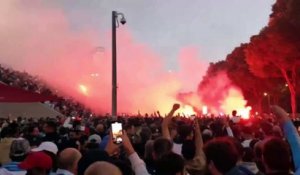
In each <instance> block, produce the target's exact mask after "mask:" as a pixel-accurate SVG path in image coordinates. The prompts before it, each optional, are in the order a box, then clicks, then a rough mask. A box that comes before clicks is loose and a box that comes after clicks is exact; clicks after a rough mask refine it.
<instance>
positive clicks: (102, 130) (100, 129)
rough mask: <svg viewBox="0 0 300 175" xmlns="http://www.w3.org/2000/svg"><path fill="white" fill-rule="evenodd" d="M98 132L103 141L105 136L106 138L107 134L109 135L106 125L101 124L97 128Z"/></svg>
mask: <svg viewBox="0 0 300 175" xmlns="http://www.w3.org/2000/svg"><path fill="white" fill-rule="evenodd" d="M96 132H97V134H98V135H99V136H100V137H101V138H102V139H103V138H104V136H106V134H107V133H106V127H105V125H104V124H103V123H99V124H98V125H97V126H96Z"/></svg>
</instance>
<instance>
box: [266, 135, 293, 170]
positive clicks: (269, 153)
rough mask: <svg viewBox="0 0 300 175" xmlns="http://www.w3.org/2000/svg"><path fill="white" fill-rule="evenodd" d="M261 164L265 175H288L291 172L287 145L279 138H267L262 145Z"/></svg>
mask: <svg viewBox="0 0 300 175" xmlns="http://www.w3.org/2000/svg"><path fill="white" fill-rule="evenodd" d="M262 155H263V163H264V166H265V169H266V174H267V175H275V174H276V175H283V174H284V175H288V174H293V173H292V172H291V166H290V165H291V157H290V153H289V148H288V145H287V144H286V143H285V142H284V141H282V140H280V139H279V138H274V137H272V138H268V139H267V140H266V141H265V142H264V144H263V152H262Z"/></svg>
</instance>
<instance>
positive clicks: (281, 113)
mask: <svg viewBox="0 0 300 175" xmlns="http://www.w3.org/2000/svg"><path fill="white" fill-rule="evenodd" d="M272 112H273V113H274V114H275V115H276V116H277V120H278V121H279V123H280V124H281V125H282V127H283V131H284V132H283V133H284V136H285V138H286V139H287V141H288V143H289V145H290V148H291V151H292V157H293V160H294V167H295V174H300V157H299V154H300V136H299V134H298V132H297V129H296V128H295V126H294V125H293V123H292V121H291V119H290V118H289V115H288V113H287V112H286V111H285V110H283V109H282V108H280V107H279V106H272Z"/></svg>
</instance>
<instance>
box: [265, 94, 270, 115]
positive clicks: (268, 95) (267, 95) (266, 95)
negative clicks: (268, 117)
mask: <svg viewBox="0 0 300 175" xmlns="http://www.w3.org/2000/svg"><path fill="white" fill-rule="evenodd" d="M264 96H265V97H268V110H269V112H270V109H269V108H270V106H271V99H270V94H268V93H267V92H264Z"/></svg>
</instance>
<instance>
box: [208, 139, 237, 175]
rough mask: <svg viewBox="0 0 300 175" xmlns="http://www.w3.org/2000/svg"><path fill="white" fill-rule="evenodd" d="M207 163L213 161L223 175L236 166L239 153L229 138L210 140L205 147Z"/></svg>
mask: <svg viewBox="0 0 300 175" xmlns="http://www.w3.org/2000/svg"><path fill="white" fill-rule="evenodd" d="M204 152H205V155H206V158H207V162H210V161H213V163H214V165H215V166H216V168H217V169H218V171H220V172H221V173H223V174H224V173H226V172H228V171H229V170H230V169H232V168H233V167H235V166H236V163H237V161H238V158H239V152H238V150H237V148H236V146H235V144H234V143H233V141H232V139H230V138H228V137H220V138H216V139H214V140H210V141H209V142H207V143H206V144H205V146H204Z"/></svg>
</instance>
